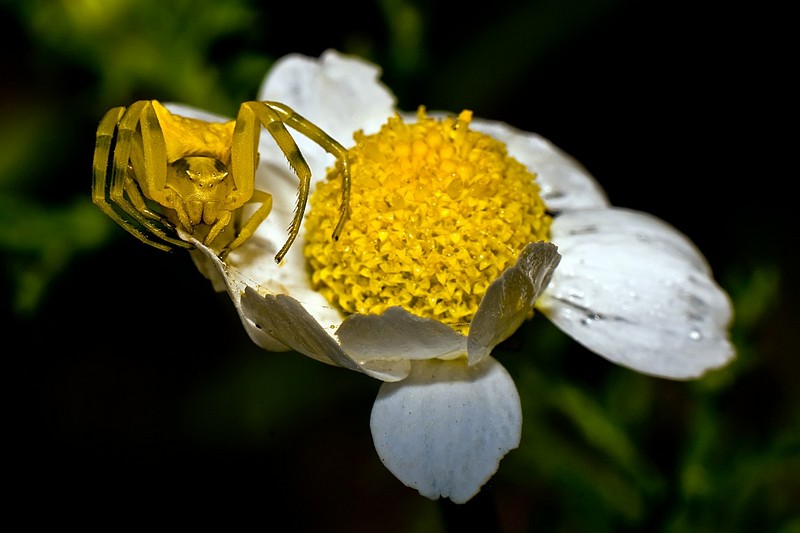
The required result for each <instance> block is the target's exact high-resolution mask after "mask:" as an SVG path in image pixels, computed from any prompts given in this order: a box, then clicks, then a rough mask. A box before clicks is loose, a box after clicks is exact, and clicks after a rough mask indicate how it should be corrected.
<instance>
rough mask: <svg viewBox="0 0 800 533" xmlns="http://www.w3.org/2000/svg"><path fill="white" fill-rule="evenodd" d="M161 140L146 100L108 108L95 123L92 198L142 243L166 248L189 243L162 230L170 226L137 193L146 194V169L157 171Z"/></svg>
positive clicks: (147, 171) (164, 156) (162, 152)
mask: <svg viewBox="0 0 800 533" xmlns="http://www.w3.org/2000/svg"><path fill="white" fill-rule="evenodd" d="M153 124H155V126H154V125H153ZM140 126H141V129H140ZM159 135H160V143H159ZM154 138H155V140H154ZM163 145H164V139H163V134H161V132H160V128H159V127H158V120H157V119H156V118H155V114H154V113H153V111H152V106H151V104H150V102H147V101H139V102H136V103H134V104H133V105H131V106H130V107H128V108H127V109H126V108H124V107H115V108H113V109H111V110H110V111H109V112H108V113H106V114H105V116H103V118H102V119H101V121H100V125H99V126H98V128H97V135H96V144H95V152H94V160H93V168H92V200H93V201H94V203H95V204H96V205H97V206H98V207H100V209H101V210H102V211H103V212H104V213H105V214H106V215H108V216H109V218H111V219H112V220H114V221H115V222H116V223H117V224H119V225H120V226H121V227H122V228H123V229H125V230H127V231H128V232H129V233H130V234H132V235H133V236H135V237H136V238H137V239H139V240H141V241H142V242H144V243H147V244H149V245H151V246H153V247H155V248H158V249H160V250H167V251H168V250H172V249H173V248H175V247H182V248H189V247H191V245H190V244H189V243H186V242H184V241H182V240H180V239H177V238H174V237H171V236H170V235H168V232H170V231H172V227H171V225H170V224H169V223H168V222H167V221H166V220H165V219H164V218H163V217H161V216H160V215H158V214H156V213H154V212H152V211H150V210H149V209H148V208H147V205H146V204H145V201H144V198H143V196H142V192H143V191H144V192H145V193H146V188H147V181H148V173H149V174H150V176H151V177H152V174H154V173H155V174H158V173H159V172H158V171H157V170H155V171H154V168H158V165H159V161H158V160H159V158H163V159H161V161H163V162H162V163H160V164H161V165H164V167H165V168H166V151H165V149H160V146H163ZM151 181H152V179H151ZM142 187H144V189H143V188H142Z"/></svg>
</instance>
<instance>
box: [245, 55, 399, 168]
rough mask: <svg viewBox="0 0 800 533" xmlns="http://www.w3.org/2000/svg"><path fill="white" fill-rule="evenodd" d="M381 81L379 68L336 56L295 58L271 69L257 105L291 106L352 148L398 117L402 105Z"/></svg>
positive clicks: (357, 59) (350, 58)
mask: <svg viewBox="0 0 800 533" xmlns="http://www.w3.org/2000/svg"><path fill="white" fill-rule="evenodd" d="M380 75H381V70H380V67H378V66H377V65H374V64H372V63H369V62H368V61H365V60H363V59H361V58H358V57H356V56H347V55H344V54H341V53H339V52H337V51H335V50H327V51H325V52H324V53H323V54H322V56H321V57H319V58H315V57H307V56H304V55H300V54H290V55H287V56H284V57H282V58H280V59H279V60H278V61H276V62H275V64H274V65H273V66H272V69H270V71H269V74H268V75H267V77H266V79H265V80H264V83H263V84H262V86H261V88H260V89H259V92H258V99H259V100H275V101H279V102H283V103H284V104H286V105H289V106H291V107H292V108H293V109H294V110H295V111H297V112H298V113H300V114H301V115H303V116H304V117H306V118H308V119H309V120H311V121H312V122H314V123H315V124H317V125H318V126H320V127H321V128H322V129H324V130H325V131H326V132H327V133H328V134H329V135H331V136H332V137H333V138H334V139H336V140H338V141H339V142H341V143H343V144H344V145H345V146H347V145H349V144H351V142H352V140H353V133H354V132H355V131H357V130H359V129H363V130H364V131H365V132H366V133H373V132H375V131H378V129H380V127H381V125H382V124H383V123H384V122H385V120H386V119H387V118H388V117H390V116H392V115H393V114H394V109H395V105H396V102H397V100H396V98H395V96H394V94H393V93H392V92H391V91H390V90H389V89H388V88H387V87H386V86H385V85H383V84H382V83H381V82H380V81H379V79H380ZM298 144H301V143H300V142H298ZM300 148H301V151H303V152H304V153H305V150H304V147H303V146H302V144H301V146H300Z"/></svg>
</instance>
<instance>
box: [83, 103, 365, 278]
mask: <svg viewBox="0 0 800 533" xmlns="http://www.w3.org/2000/svg"><path fill="white" fill-rule="evenodd" d="M262 126H263V127H264V129H266V130H267V132H268V133H269V134H270V135H271V136H272V138H273V139H274V140H275V142H276V143H277V145H278V147H279V148H280V149H281V151H282V152H283V153H284V155H285V156H286V159H287V160H288V161H289V165H290V166H291V167H292V169H293V170H294V172H295V174H297V177H298V179H299V180H300V184H299V187H298V196H297V205H296V206H295V211H294V216H293V218H292V222H291V224H290V226H289V237H288V239H287V241H286V243H285V244H284V245H283V247H282V248H281V249H280V250H279V251H278V253H277V254H276V255H275V261H277V262H278V263H280V262H281V260H282V259H283V257H284V256H285V255H286V253H287V252H288V251H289V248H290V247H291V246H292V243H293V242H294V240H295V239H296V238H297V234H298V233H299V231H300V225H301V223H302V219H303V214H304V212H305V208H306V204H307V202H308V194H309V188H310V184H311V169H310V168H309V166H308V164H307V163H306V160H305V158H304V157H303V154H302V153H300V150H299V148H298V147H297V144H296V143H295V141H294V139H293V138H292V136H291V134H290V133H289V131H288V129H287V128H286V126H289V127H291V128H292V129H294V130H296V131H298V132H299V133H301V134H303V135H305V136H306V137H308V138H309V139H311V140H312V141H314V142H315V143H317V144H318V145H319V146H320V147H322V148H323V149H324V150H325V151H327V152H329V153H331V154H333V155H334V156H335V157H337V158H338V159H341V160H342V162H343V163H344V171H343V172H342V180H343V184H342V203H341V206H340V209H339V220H338V222H337V224H336V227H335V228H334V231H333V238H334V239H336V238H338V237H339V235H340V233H341V231H342V227H343V226H344V223H345V220H346V218H347V214H348V205H349V191H350V173H349V169H348V166H347V150H345V148H344V147H343V146H342V145H341V144H339V143H338V142H336V141H335V140H334V139H333V138H332V137H330V136H329V135H328V134H327V133H325V132H324V131H322V130H321V129H320V128H319V127H317V126H315V125H314V124H313V123H311V122H309V121H308V120H307V119H306V118H303V117H302V116H300V115H299V114H297V113H295V112H294V110H292V109H291V108H289V107H288V106H286V105H283V104H281V103H278V102H245V103H243V104H242V105H241V106H240V107H239V113H238V115H237V117H236V119H235V120H231V121H228V122H206V121H204V120H199V119H195V118H189V117H183V116H180V115H176V114H173V113H171V112H170V111H169V110H167V108H165V107H164V106H163V105H162V104H161V103H160V102H158V101H157V100H140V101H138V102H135V103H133V104H132V105H130V106H129V107H128V108H127V109H126V108H125V107H115V108H113V109H111V110H110V111H108V112H107V113H106V114H105V115H104V116H103V118H102V119H101V121H100V125H99V126H98V128H97V138H96V144H95V151H94V164H93V173H92V199H93V201H94V203H95V204H97V206H98V207H100V209H102V210H103V212H104V213H105V214H106V215H108V216H109V217H110V218H111V219H113V220H114V221H115V222H117V224H119V225H120V226H122V227H123V228H124V229H126V230H127V231H128V232H130V233H131V234H132V235H134V236H135V237H137V238H138V239H140V240H141V241H142V242H145V243H147V244H150V245H151V246H154V247H156V248H158V249H160V250H172V249H175V248H191V247H192V245H191V244H190V243H188V242H186V241H184V240H182V239H180V238H179V237H178V235H177V233H176V231H175V226H178V227H179V228H181V229H182V230H184V231H185V232H186V233H189V234H192V235H198V238H200V239H201V240H202V242H203V243H204V244H206V245H208V246H210V245H211V244H212V243H213V242H214V241H215V240H216V239H217V237H218V236H219V235H220V233H221V232H222V231H223V230H224V229H225V228H226V227H227V226H228V224H229V223H230V222H231V220H234V219H235V220H236V221H237V224H236V226H241V227H239V228H238V231H237V232H236V233H235V234H234V235H233V236H231V237H230V241H229V242H228V243H227V244H225V245H223V246H216V247H215V250H219V254H220V257H225V256H226V255H227V254H228V253H229V252H230V251H231V250H233V249H235V248H236V247H238V246H240V245H241V244H242V243H243V242H244V241H246V240H247V239H248V238H249V237H250V236H251V235H253V233H254V232H255V231H256V229H257V228H258V226H259V224H261V222H263V221H264V219H266V218H267V216H268V215H269V213H270V211H271V209H272V195H270V194H269V193H267V192H264V191H260V190H257V189H255V175H256V167H257V166H258V144H259V138H260V136H261V128H262ZM247 203H259V204H260V206H259V207H258V208H257V209H256V210H255V212H254V213H253V214H252V215H251V216H250V218H249V219H248V220H247V221H246V222H245V223H244V224H243V225H242V224H239V223H238V222H239V220H238V219H239V215H240V213H241V211H240V210H239V208H240V207H242V206H243V205H245V204H247ZM234 215H237V216H236V217H234ZM201 228H202V231H198V232H197V233H196V231H195V230H199V229H201Z"/></svg>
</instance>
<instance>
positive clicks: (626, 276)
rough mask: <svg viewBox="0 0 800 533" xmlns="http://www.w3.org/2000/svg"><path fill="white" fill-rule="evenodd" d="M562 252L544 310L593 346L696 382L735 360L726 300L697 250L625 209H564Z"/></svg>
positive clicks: (556, 227) (559, 235) (556, 233)
mask: <svg viewBox="0 0 800 533" xmlns="http://www.w3.org/2000/svg"><path fill="white" fill-rule="evenodd" d="M552 238H553V241H555V242H558V246H559V250H560V252H561V254H562V256H563V259H562V261H561V264H560V265H559V268H558V270H557V271H556V272H555V273H554V275H553V278H552V281H551V283H550V286H549V287H548V289H547V291H545V294H544V295H543V296H542V298H541V299H540V300H539V302H538V305H537V307H539V308H540V309H541V310H542V311H543V312H544V313H545V314H546V315H547V316H548V317H549V318H550V319H551V320H552V321H553V323H555V324H556V325H557V326H558V327H559V328H561V329H562V330H563V331H565V332H566V333H567V334H569V335H570V336H571V337H573V338H574V339H575V340H577V341H578V342H579V343H581V344H583V345H584V346H586V347H587V348H589V349H590V350H592V351H594V352H596V353H598V354H600V355H602V356H603V357H605V358H607V359H609V360H610V361H613V362H615V363H617V364H620V365H622V366H625V367H628V368H631V369H633V370H636V371H639V372H642V373H644V374H650V375H653V376H658V377H664V378H671V379H692V378H697V377H700V376H702V375H703V374H704V373H705V372H707V371H708V370H711V369H715V368H719V367H721V366H723V365H725V364H727V363H728V362H730V361H731V360H732V359H733V357H734V356H735V350H734V348H733V346H732V344H731V342H730V340H729V338H728V337H729V330H728V328H729V325H730V322H731V317H732V308H731V303H730V300H729V298H728V295H727V294H726V293H725V291H723V290H722V289H721V288H720V287H719V286H718V285H717V283H716V282H715V281H714V279H713V277H712V276H711V272H710V269H709V267H708V264H707V263H706V260H705V258H704V257H703V256H702V254H701V253H700V252H699V251H698V250H697V248H696V247H695V246H694V244H693V243H692V242H691V241H690V240H689V239H688V238H687V237H686V236H684V235H683V234H681V233H680V232H679V231H677V230H676V229H675V228H673V227H672V226H670V225H668V224H667V223H666V222H663V221H662V220H659V219H657V218H655V217H653V216H651V215H648V214H646V213H641V212H637V211H630V210H626V209H593V210H583V211H574V212H566V213H562V214H561V215H560V216H558V217H556V219H555V221H554V223H553V226H552Z"/></svg>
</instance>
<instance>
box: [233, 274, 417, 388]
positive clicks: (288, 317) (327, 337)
mask: <svg viewBox="0 0 800 533" xmlns="http://www.w3.org/2000/svg"><path fill="white" fill-rule="evenodd" d="M242 312H243V313H244V316H246V317H247V318H248V319H249V320H251V321H252V322H253V324H255V326H256V327H257V328H258V329H259V330H262V331H264V332H266V333H267V334H268V335H269V336H270V337H273V338H275V339H278V341H280V342H281V343H283V344H285V345H286V346H288V347H290V348H291V349H292V350H295V351H297V352H299V353H301V354H303V355H307V356H308V357H311V358H313V359H316V360H318V361H322V362H325V363H329V364H335V365H338V366H342V367H344V368H347V369H350V370H355V371H357V372H363V373H365V374H367V375H369V376H371V377H373V378H376V379H380V380H384V381H396V380H400V379H403V378H405V377H406V376H407V375H408V372H409V370H410V364H409V362H408V361H406V360H402V361H383V360H381V361H375V362H373V361H365V362H362V361H356V360H355V359H353V358H352V357H351V356H350V355H349V354H348V353H346V352H345V351H344V350H343V349H342V347H341V346H340V345H339V343H338V342H336V340H335V339H334V338H333V337H332V335H331V334H330V333H329V332H328V331H326V330H324V329H323V328H322V326H320V324H319V323H318V322H317V321H316V320H315V319H314V317H312V316H311V315H310V314H309V313H308V311H307V310H306V309H305V308H304V307H303V306H302V305H301V304H300V302H298V301H297V300H295V299H294V298H292V297H290V296H287V295H285V294H266V295H260V294H258V293H257V292H256V291H255V290H254V289H253V288H251V287H246V288H245V291H244V294H242Z"/></svg>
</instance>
